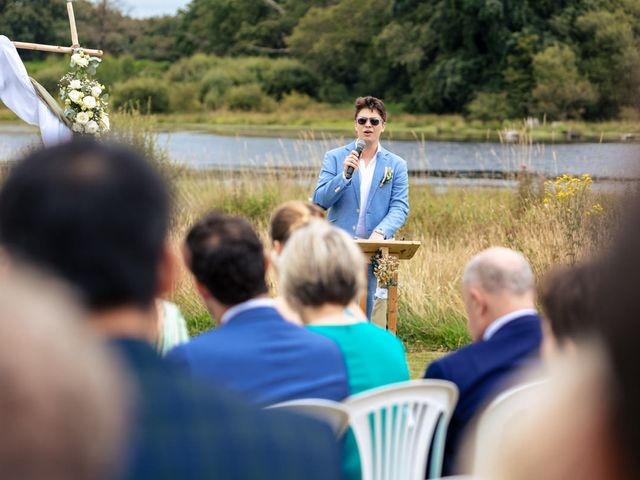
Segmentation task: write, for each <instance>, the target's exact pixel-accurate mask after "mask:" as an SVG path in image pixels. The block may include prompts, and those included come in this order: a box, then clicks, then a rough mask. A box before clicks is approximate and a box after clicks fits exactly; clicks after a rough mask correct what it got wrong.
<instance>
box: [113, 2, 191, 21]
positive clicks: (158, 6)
mask: <svg viewBox="0 0 640 480" xmlns="http://www.w3.org/2000/svg"><path fill="white" fill-rule="evenodd" d="M189 1H190V0H119V1H118V3H119V4H120V5H121V6H122V10H123V11H124V12H126V13H128V14H130V15H131V16H132V17H136V18H145V17H153V16H157V15H173V14H174V13H176V12H177V11H178V9H179V8H181V7H184V6H186V5H187V4H188V3H189Z"/></svg>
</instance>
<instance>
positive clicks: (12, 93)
mask: <svg viewBox="0 0 640 480" xmlns="http://www.w3.org/2000/svg"><path fill="white" fill-rule="evenodd" d="M0 100H2V103H4V104H5V105H6V106H7V107H8V108H9V109H11V110H12V111H13V112H14V113H15V114H16V115H17V116H18V117H20V118H21V119H22V120H24V121H25V122H27V123H28V124H30V125H33V126H37V127H40V136H41V137H42V143H44V145H45V146H50V145H56V144H59V143H63V142H66V141H68V140H70V139H71V137H72V133H71V130H70V129H69V128H68V127H67V126H66V125H65V124H64V123H62V121H60V119H59V118H58V117H57V116H56V115H54V113H53V112H52V111H51V110H49V107H47V105H46V104H45V103H44V102H43V101H42V100H40V97H38V95H37V93H36V91H35V89H34V88H33V85H32V84H31V80H29V75H28V74H27V70H26V69H25V68H24V64H23V63H22V60H20V56H19V55H18V51H17V50H16V47H15V46H14V45H13V43H11V42H10V41H9V39H8V38H7V37H5V36H4V35H0Z"/></svg>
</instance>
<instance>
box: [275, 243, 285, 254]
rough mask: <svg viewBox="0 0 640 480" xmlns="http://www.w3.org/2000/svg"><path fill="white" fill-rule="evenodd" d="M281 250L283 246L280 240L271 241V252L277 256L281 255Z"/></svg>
mask: <svg viewBox="0 0 640 480" xmlns="http://www.w3.org/2000/svg"><path fill="white" fill-rule="evenodd" d="M283 248H284V245H282V242H281V241H280V240H274V241H273V251H274V252H276V253H277V254H278V255H280V254H281V253H282V249H283Z"/></svg>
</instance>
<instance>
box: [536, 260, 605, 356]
mask: <svg viewBox="0 0 640 480" xmlns="http://www.w3.org/2000/svg"><path fill="white" fill-rule="evenodd" d="M593 296H594V289H593V272H591V266H590V265H587V264H584V265H576V266H573V267H565V268H562V269H559V270H556V271H554V272H551V273H550V274H549V275H548V276H547V278H545V281H544V283H543V285H542V290H541V292H540V301H541V303H542V307H543V310H544V312H545V314H546V318H547V320H548V322H549V325H550V326H551V330H552V331H553V335H554V336H555V337H556V340H557V341H558V343H559V344H562V343H564V342H565V341H566V340H574V341H575V340H579V339H581V338H583V337H586V336H589V335H591V334H592V333H593V328H594V327H593V323H592V320H593V319H592V314H591V307H592V303H593Z"/></svg>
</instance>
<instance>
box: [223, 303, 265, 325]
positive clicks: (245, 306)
mask: <svg viewBox="0 0 640 480" xmlns="http://www.w3.org/2000/svg"><path fill="white" fill-rule="evenodd" d="M263 307H271V308H275V306H274V303H273V299H272V298H253V299H251V300H247V301H246V302H242V303H239V304H237V305H234V306H233V307H231V308H230V309H229V310H227V311H226V312H224V315H222V318H221V319H220V325H224V324H225V323H227V322H229V321H231V320H233V317H236V316H238V315H240V314H241V313H243V312H246V311H247V310H253V309H254V308H263Z"/></svg>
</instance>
